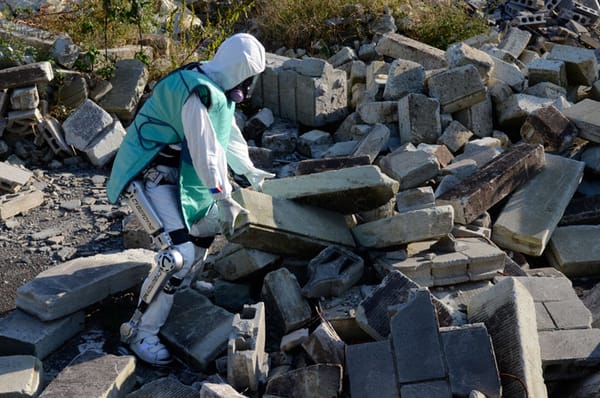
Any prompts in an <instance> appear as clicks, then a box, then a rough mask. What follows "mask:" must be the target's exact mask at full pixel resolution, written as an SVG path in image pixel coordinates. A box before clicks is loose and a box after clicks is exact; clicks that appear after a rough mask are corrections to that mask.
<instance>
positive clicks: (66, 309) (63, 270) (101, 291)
mask: <svg viewBox="0 0 600 398" xmlns="http://www.w3.org/2000/svg"><path fill="white" fill-rule="evenodd" d="M153 261H154V253H153V252H152V251H150V250H144V249H132V250H125V251H123V252H121V253H113V254H97V255H95V256H90V257H80V258H76V259H74V260H70V261H67V262H65V263H62V264H59V265H57V266H55V267H52V268H50V269H48V270H46V271H44V272H42V273H40V274H39V275H37V276H36V277H35V278H34V279H32V280H31V281H29V282H27V283H26V284H24V285H22V286H20V287H19V288H18V289H17V299H16V304H17V308H19V309H21V310H23V311H25V312H27V313H30V314H32V315H35V316H36V317H38V318H39V319H41V320H43V321H51V320H54V319H58V318H62V317H64V316H66V315H69V314H72V313H74V312H76V311H78V310H80V309H83V308H85V307H87V306H89V305H92V304H94V303H96V302H98V301H100V300H102V299H103V298H105V297H108V296H109V295H111V294H115V293H118V292H122V291H124V290H127V289H130V288H132V287H134V286H136V285H137V284H139V283H140V282H141V281H142V280H144V278H145V277H146V276H147V275H148V273H149V271H150V269H151V267H152V264H153Z"/></svg>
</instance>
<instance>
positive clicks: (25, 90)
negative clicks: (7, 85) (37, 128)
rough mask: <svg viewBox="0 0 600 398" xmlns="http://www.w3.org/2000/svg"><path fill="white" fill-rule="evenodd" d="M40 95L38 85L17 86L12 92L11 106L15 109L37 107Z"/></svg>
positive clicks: (21, 109)
mask: <svg viewBox="0 0 600 398" xmlns="http://www.w3.org/2000/svg"><path fill="white" fill-rule="evenodd" d="M39 104H40V96H39V94H38V90H37V87H36V86H31V87H21V88H16V89H14V90H13V91H12V93H11V94H10V107H11V109H12V110H15V111H24V110H27V109H33V108H37V107H38V106H39Z"/></svg>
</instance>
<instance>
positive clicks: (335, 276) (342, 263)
mask: <svg viewBox="0 0 600 398" xmlns="http://www.w3.org/2000/svg"><path fill="white" fill-rule="evenodd" d="M363 271H364V260H363V259H362V257H360V256H358V255H356V254H354V253H353V252H352V251H350V250H347V249H344V248H342V247H338V246H329V247H327V248H325V249H323V251H322V252H321V253H319V255H317V256H316V257H315V258H313V259H312V260H310V262H309V263H308V274H309V280H308V282H307V283H306V284H305V285H304V286H303V287H302V295H303V296H304V297H309V298H318V297H330V296H340V295H341V294H342V293H344V292H345V291H347V290H348V289H350V288H351V287H352V286H354V284H355V283H356V282H358V280H359V279H360V278H361V277H362V275H363Z"/></svg>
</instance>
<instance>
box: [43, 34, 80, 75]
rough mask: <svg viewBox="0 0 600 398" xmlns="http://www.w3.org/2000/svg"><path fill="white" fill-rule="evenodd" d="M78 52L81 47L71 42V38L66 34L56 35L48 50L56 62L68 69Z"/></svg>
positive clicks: (75, 59) (73, 62)
mask: <svg viewBox="0 0 600 398" xmlns="http://www.w3.org/2000/svg"><path fill="white" fill-rule="evenodd" d="M80 53H81V47H79V46H78V45H77V44H75V43H73V40H72V39H71V38H70V37H69V36H67V35H64V36H58V37H57V38H56V40H55V41H54V43H52V48H51V50H50V55H51V56H52V58H54V60H55V61H56V63H57V64H59V65H61V66H64V67H65V68H69V69H70V68H72V67H73V65H74V64H75V61H77V58H78V57H79V54H80Z"/></svg>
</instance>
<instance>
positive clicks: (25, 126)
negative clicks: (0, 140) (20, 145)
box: [6, 108, 43, 135]
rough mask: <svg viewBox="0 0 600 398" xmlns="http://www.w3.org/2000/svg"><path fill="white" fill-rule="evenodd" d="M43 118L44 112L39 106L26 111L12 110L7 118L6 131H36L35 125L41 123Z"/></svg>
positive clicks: (24, 132)
mask: <svg viewBox="0 0 600 398" xmlns="http://www.w3.org/2000/svg"><path fill="white" fill-rule="evenodd" d="M42 120H43V117H42V113H41V112H40V110H39V109H38V108H34V109H27V110H24V111H10V112H8V116H7V118H6V131H9V132H11V133H15V134H20V135H27V134H29V133H32V132H34V126H35V125H37V124H38V123H41V122H42Z"/></svg>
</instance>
